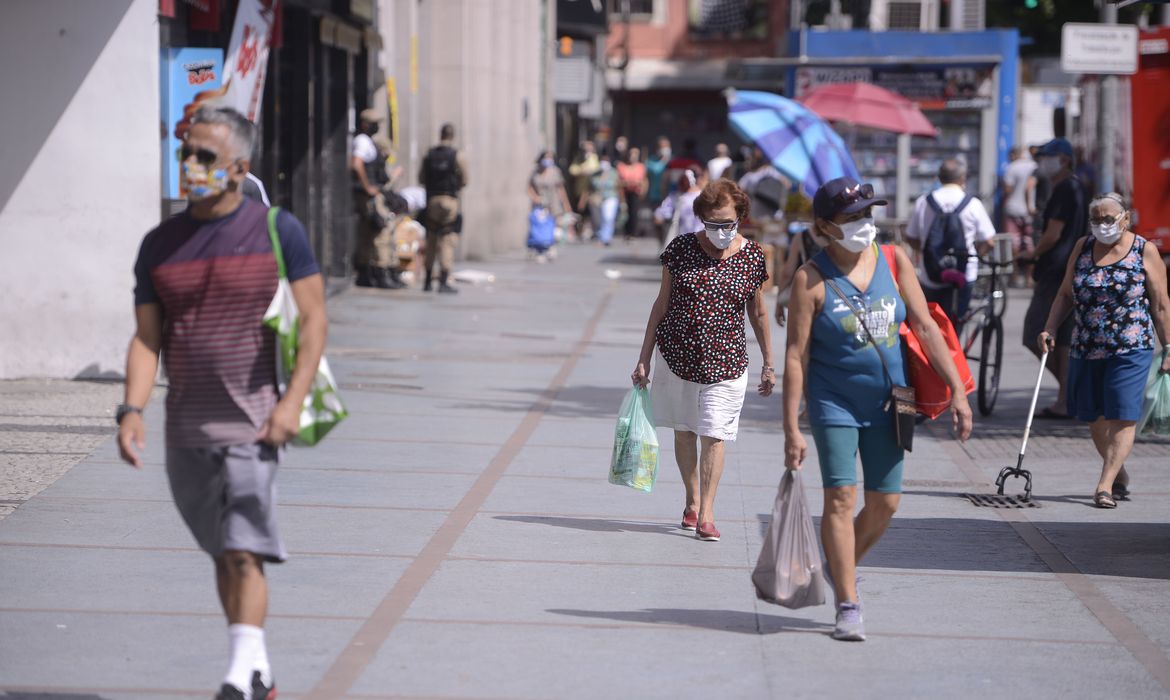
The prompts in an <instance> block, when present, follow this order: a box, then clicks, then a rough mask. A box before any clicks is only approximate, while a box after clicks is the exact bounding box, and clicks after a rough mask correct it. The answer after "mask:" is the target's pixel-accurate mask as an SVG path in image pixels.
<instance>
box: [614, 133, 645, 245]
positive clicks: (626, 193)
mask: <svg viewBox="0 0 1170 700" xmlns="http://www.w3.org/2000/svg"><path fill="white" fill-rule="evenodd" d="M617 171H618V179H619V180H620V181H621V185H622V196H623V197H624V198H625V205H626V230H625V235H626V240H627V241H628V240H630V239H631V238H633V237H634V236H636V235H637V234H638V212H639V210H641V208H642V201H643V199H644V198H645V197H646V190H647V187H648V182H647V180H646V164H645V163H643V162H642V149H640V148H637V147H635V148H631V149H630V150H629V153H628V157H627V159H626V161H620V160H619V161H618V163H617Z"/></svg>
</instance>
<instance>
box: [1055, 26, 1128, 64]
mask: <svg viewBox="0 0 1170 700" xmlns="http://www.w3.org/2000/svg"><path fill="white" fill-rule="evenodd" d="M1137 67H1138V28H1137V27H1136V26H1135V25H1132V24H1077V23H1075V22H1068V23H1066V24H1065V25H1064V27H1062V28H1061V32H1060V69H1061V70H1063V71H1064V72H1065V73H1092V74H1096V75H1133V74H1134V73H1137Z"/></svg>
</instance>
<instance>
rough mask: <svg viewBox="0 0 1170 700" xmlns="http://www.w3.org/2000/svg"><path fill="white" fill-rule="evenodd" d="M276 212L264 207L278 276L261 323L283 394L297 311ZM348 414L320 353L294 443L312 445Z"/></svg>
mask: <svg viewBox="0 0 1170 700" xmlns="http://www.w3.org/2000/svg"><path fill="white" fill-rule="evenodd" d="M279 211H280V209H279V207H273V208H272V209H269V210H268V236H269V237H270V238H271V239H272V252H273V254H274V255H276V268H277V272H278V274H279V276H280V279H279V280H278V281H277V285H276V295H275V296H274V297H272V303H271V304H269V305H268V310H267V311H265V312H264V325H266V326H268V327H269V328H271V329H272V330H273V332H274V333H275V334H276V378H277V389H278V390H279V392H280V394H281V396H283V395H284V392H285V391H287V390H288V380H289V378H291V377H292V371H293V368H294V367H295V366H296V363H297V343H298V331H299V329H300V312H299V311H298V310H297V301H296V298H295V297H293V292H292V286H291V285H290V284H289V282H288V272H287V271H286V270H285V267H284V253H283V251H282V250H281V247H280V237H279V236H278V235H277V232H276V215H277V213H278V212H279ZM348 415H349V412H348V411H347V410H346V409H345V404H343V403H342V402H341V395H340V394H339V393H338V391H337V381H336V380H335V379H334V378H333V372H332V371H331V370H330V369H329V362H328V361H327V360H326V359H325V356H324V355H322V356H321V362H320V363H319V364H318V365H317V376H316V377H314V378H313V384H312V385H311V386H310V387H309V393H308V394H306V395H305V402H304V404H303V405H302V406H301V420H300V434H299V435H297V437H296V439H295V440H294V442H296V443H298V444H301V445H308V446H312V445H316V444H317V443H318V442H320V441H321V438H323V437H325V434H326V433H328V432H329V431H330V430H332V429H333V428H334V427H335V426H336V425H337V424H338V423H340V422H341V421H343V420H345V418H346V416H348Z"/></svg>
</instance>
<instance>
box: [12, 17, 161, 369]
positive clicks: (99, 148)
mask: <svg viewBox="0 0 1170 700" xmlns="http://www.w3.org/2000/svg"><path fill="white" fill-rule="evenodd" d="M157 9H158V3H157V0H106V1H104V2H101V3H79V2H75V1H72V0H6V2H5V3H4V9H3V18H4V21H3V22H0V63H2V64H3V65H4V66H6V67H7V69H6V70H5V71H3V73H0V94H3V95H5V98H4V99H3V100H0V162H3V163H4V167H3V168H2V169H0V247H2V249H3V251H4V253H3V255H0V299H3V300H4V303H3V304H2V305H0V329H2V331H0V378H15V377H41V376H44V377H76V376H95V375H102V374H109V373H121V372H122V370H123V365H124V362H125V354H126V346H127V344H128V341H129V339H130V334H131V333H132V332H133V328H134V324H133V303H132V297H131V291H132V289H133V286H134V279H133V275H132V267H133V265H134V259H135V255H136V253H137V249H138V244H139V242H140V241H141V239H142V236H143V235H144V234H145V233H146V232H147V231H148V230H149V229H151V228H152V227H154V226H155V225H157V223H158V221H159V215H160V212H159V198H160V196H161V182H160V152H159V120H158V114H159V75H158V71H159V40H158V23H157V19H156V17H155V14H156V12H157Z"/></svg>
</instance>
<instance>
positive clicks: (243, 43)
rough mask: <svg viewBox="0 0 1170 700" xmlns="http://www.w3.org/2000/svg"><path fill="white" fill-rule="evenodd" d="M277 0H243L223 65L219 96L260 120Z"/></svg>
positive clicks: (237, 10) (222, 100)
mask: <svg viewBox="0 0 1170 700" xmlns="http://www.w3.org/2000/svg"><path fill="white" fill-rule="evenodd" d="M277 1H278V0H240V4H239V7H238V8H237V9H236V21H235V24H234V25H233V27H232V40H231V43H230V44H229V45H228V53H227V63H226V64H225V65H224V79H223V88H224V93H225V94H224V96H223V97H222V98H221V99H220V100H218V102H219V104H221V105H223V106H225V107H233V108H235V109H236V110H237V111H239V112H240V113H241V114H243V115H244V116H246V117H247V118H248V119H250V120H251V121H252V122H254V123H256V124H259V123H260V100H261V99H262V98H263V97H264V77H265V75H266V74H267V73H268V49H269V47H270V45H271V41H272V26H273V23H274V22H275V19H276V3H277Z"/></svg>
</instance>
